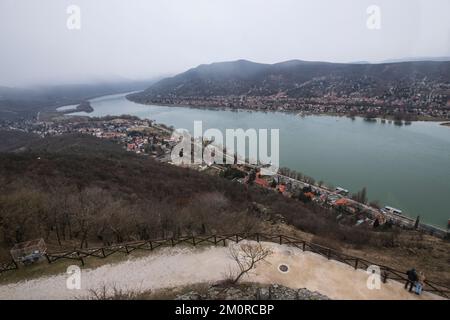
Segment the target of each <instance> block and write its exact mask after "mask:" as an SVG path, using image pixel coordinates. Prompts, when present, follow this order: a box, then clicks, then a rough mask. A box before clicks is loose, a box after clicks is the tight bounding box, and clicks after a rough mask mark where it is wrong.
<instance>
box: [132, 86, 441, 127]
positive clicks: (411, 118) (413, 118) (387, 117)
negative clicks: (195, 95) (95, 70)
mask: <svg viewBox="0 0 450 320" xmlns="http://www.w3.org/2000/svg"><path fill="white" fill-rule="evenodd" d="M126 99H127V100H128V101H130V102H133V103H137V104H141V105H147V106H152V105H158V106H165V107H182V108H193V109H200V110H215V111H231V112H239V111H247V112H282V113H286V114H292V115H299V116H308V115H315V116H321V115H324V116H335V117H348V118H356V117H360V118H364V119H367V120H368V121H371V120H379V121H380V122H382V123H383V121H386V122H391V123H394V124H396V125H408V124H410V123H411V122H418V121H427V122H443V121H448V120H449V117H441V116H438V117H437V116H429V115H407V116H406V117H404V118H398V116H396V115H392V114H376V115H374V116H372V115H370V116H368V113H367V112H356V113H355V112H353V111H343V112H336V111H330V112H328V111H314V110H308V111H305V110H302V109H285V108H282V107H279V108H275V109H270V108H267V107H259V108H258V107H257V108H250V107H243V106H239V107H228V106H222V105H219V106H214V107H213V106H211V105H207V104H205V105H190V104H185V103H179V104H178V103H166V102H159V101H158V102H144V101H140V100H133V94H128V95H126ZM316 106H317V109H320V108H321V107H324V106H323V105H316ZM330 107H333V106H330Z"/></svg>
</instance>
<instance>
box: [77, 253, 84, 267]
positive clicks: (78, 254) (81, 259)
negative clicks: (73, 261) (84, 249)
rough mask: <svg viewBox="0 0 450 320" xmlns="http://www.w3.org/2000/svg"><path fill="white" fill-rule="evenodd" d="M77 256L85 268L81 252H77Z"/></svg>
mask: <svg viewBox="0 0 450 320" xmlns="http://www.w3.org/2000/svg"><path fill="white" fill-rule="evenodd" d="M77 256H78V259H80V261H81V265H82V266H83V267H84V260H83V257H81V256H80V252H78V251H77Z"/></svg>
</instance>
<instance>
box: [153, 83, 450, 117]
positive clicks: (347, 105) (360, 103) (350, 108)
mask: <svg viewBox="0 0 450 320" xmlns="http://www.w3.org/2000/svg"><path fill="white" fill-rule="evenodd" d="M449 90H450V89H449ZM147 103H149V104H150V103H152V104H160V105H181V106H191V107H201V108H226V109H232V110H233V109H236V110H237V109H248V110H254V111H281V112H295V113H300V114H329V115H340V116H350V117H355V116H362V117H364V118H367V119H370V118H376V117H377V118H383V119H387V120H390V121H395V123H396V124H408V122H409V121H417V120H423V121H426V120H430V121H445V120H448V119H450V99H449V100H447V99H446V97H445V96H443V95H437V96H433V97H429V98H427V99H425V100H424V99H423V97H422V96H421V95H420V94H419V95H418V96H417V99H414V100H410V99H407V98H400V97H398V98H395V99H394V98H392V99H386V98H381V97H380V98H377V97H375V98H367V97H363V96H361V97H354V96H352V97H340V96H336V95H332V94H329V95H324V96H323V97H317V98H290V97H287V96H286V95H284V94H278V95H275V96H212V97H159V98H155V99H152V100H150V101H147Z"/></svg>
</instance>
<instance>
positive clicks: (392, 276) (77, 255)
mask: <svg viewBox="0 0 450 320" xmlns="http://www.w3.org/2000/svg"><path fill="white" fill-rule="evenodd" d="M242 240H251V241H257V242H261V241H263V242H274V243H278V244H284V245H289V246H293V247H296V248H298V249H301V250H302V251H309V252H313V253H316V254H319V255H321V256H323V257H326V258H327V259H328V260H335V261H339V262H341V263H344V264H347V265H349V266H350V267H352V268H354V269H355V270H356V269H363V270H367V269H368V268H369V266H377V267H379V268H380V272H381V277H382V280H383V282H386V281H387V280H388V279H389V280H396V281H400V282H404V283H406V281H407V280H408V278H407V276H406V273H405V272H402V271H398V270H395V269H393V268H390V267H388V266H384V265H379V264H377V263H374V262H370V261H367V260H365V259H362V258H358V257H354V256H350V255H347V254H344V253H341V252H338V251H335V250H333V249H330V248H327V247H324V246H321V245H318V244H314V243H311V242H308V241H304V240H300V239H296V238H293V237H290V236H286V235H268V234H263V233H255V234H229V235H208V236H190V237H180V238H171V239H158V240H145V241H135V242H127V243H122V244H116V245H112V246H108V247H97V248H86V249H74V250H71V251H64V252H52V253H47V254H46V255H45V257H46V259H47V261H48V263H53V262H56V261H58V260H61V259H70V260H76V261H79V262H80V263H81V264H82V265H84V263H85V259H86V258H89V257H94V258H100V259H103V258H106V257H108V256H110V255H112V254H114V253H117V252H121V253H124V254H129V253H131V252H133V251H135V250H148V251H152V250H155V249H157V248H159V247H168V246H169V247H174V246H176V245H179V244H189V245H192V246H198V245H205V244H206V245H215V246H217V245H221V246H226V245H227V241H231V242H236V243H239V242H240V241H242ZM18 268H19V266H18V264H17V263H16V262H15V261H12V262H9V263H2V264H0V273H1V272H4V271H9V270H14V269H18ZM424 290H425V291H428V292H431V293H434V294H437V295H440V296H442V297H444V298H447V299H448V298H450V288H449V287H448V286H445V285H442V284H439V283H437V282H434V281H430V280H425V283H424Z"/></svg>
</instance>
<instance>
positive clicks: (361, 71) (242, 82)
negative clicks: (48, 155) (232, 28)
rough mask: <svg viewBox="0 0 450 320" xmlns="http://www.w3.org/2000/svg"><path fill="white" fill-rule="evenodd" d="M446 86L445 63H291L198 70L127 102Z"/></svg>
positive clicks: (449, 70)
mask: <svg viewBox="0 0 450 320" xmlns="http://www.w3.org/2000/svg"><path fill="white" fill-rule="evenodd" d="M449 83H450V62H449V61H422V62H421V61H414V62H399V63H382V64H364V63H353V64H345V63H327V62H308V61H301V60H292V61H286V62H281V63H276V64H261V63H254V62H251V61H247V60H238V61H232V62H221V63H213V64H209V65H200V66H198V67H196V68H193V69H190V70H188V71H186V72H184V73H181V74H179V75H176V76H174V77H171V78H166V79H163V80H161V81H159V82H157V83H155V84H154V85H152V86H151V87H149V88H148V89H147V90H145V91H144V92H142V93H138V94H134V95H131V96H130V97H129V98H130V99H131V100H134V101H137V102H143V103H145V102H147V101H151V100H154V99H158V98H171V97H172V98H176V97H193V98H202V97H212V96H229V95H237V96H240V95H246V96H270V95H275V94H279V93H282V94H284V95H286V96H288V97H293V98H297V97H299V98H302V97H321V96H323V95H326V94H335V95H337V96H351V95H352V94H358V95H363V96H367V97H374V96H383V95H389V94H398V95H399V96H401V95H402V92H401V91H402V88H408V87H415V88H417V90H419V91H421V90H423V91H424V92H425V91H427V88H430V87H431V86H433V85H436V84H449Z"/></svg>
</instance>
